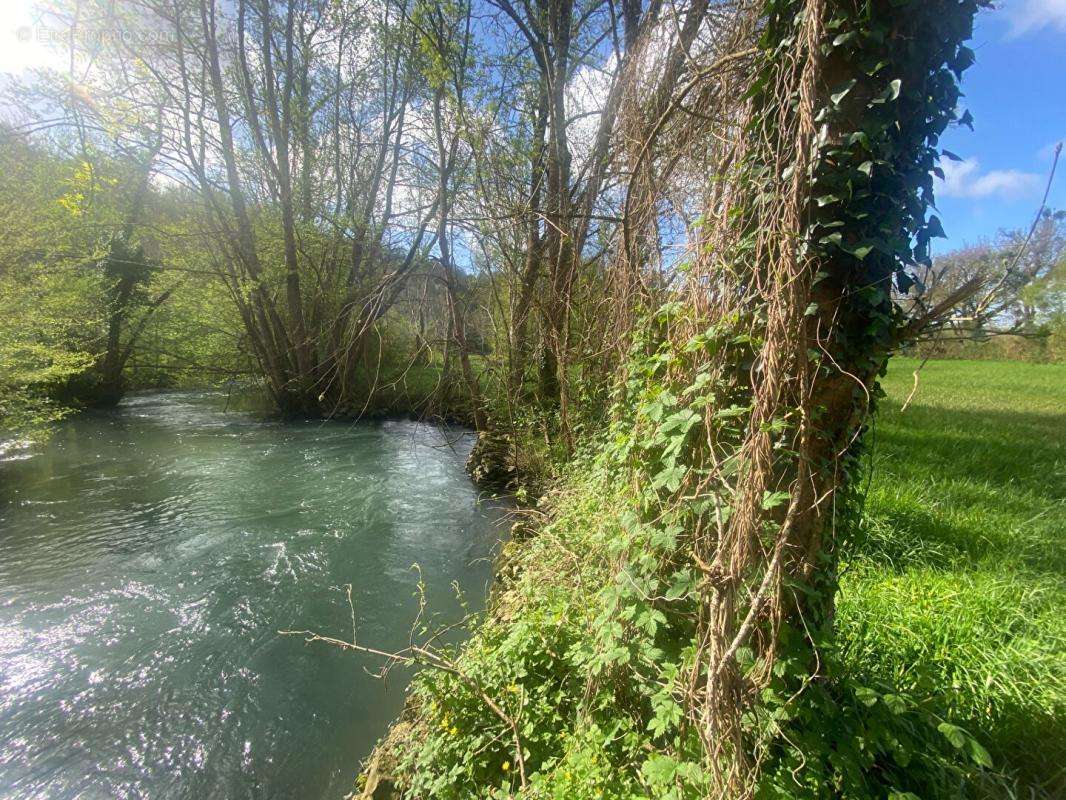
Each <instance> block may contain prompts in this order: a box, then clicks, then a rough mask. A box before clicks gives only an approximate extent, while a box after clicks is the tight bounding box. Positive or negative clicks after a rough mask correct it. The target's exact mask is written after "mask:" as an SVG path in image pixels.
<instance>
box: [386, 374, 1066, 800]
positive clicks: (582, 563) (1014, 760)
mask: <svg viewBox="0 0 1066 800" xmlns="http://www.w3.org/2000/svg"><path fill="white" fill-rule="evenodd" d="M916 366H917V363H916V362H907V361H899V362H897V363H895V364H894V365H893V368H892V371H891V374H890V375H889V376H888V378H887V380H886V381H885V389H886V391H887V394H888V397H887V398H886V399H885V400H884V401H883V403H882V413H881V415H880V416H879V418H878V422H877V424H876V426H875V428H874V429H873V431H872V436H871V439H870V445H871V447H870V454H869V456H868V458H869V460H870V462H871V464H872V466H873V469H872V470H870V472H869V475H868V477H867V481H868V489H867V492H866V500H865V506H864V509H863V514H862V518H861V519H862V522H861V524H860V525H858V526H853V527H857V530H855V531H853V532H852V535H851V536H850V537H849V540H848V541H847V542H846V543H845V549H844V551H843V553H842V563H843V567H844V569H843V574H842V580H841V592H840V596H839V598H838V599H839V605H838V615H837V623H838V629H839V631H840V636H839V637H838V644H839V646H838V647H836V648H828V649H827V650H826V663H825V664H824V665H823V674H824V675H825V676H826V679H825V680H824V681H822V682H819V683H817V684H812V685H810V686H807V687H805V689H804V691H803V692H802V693H800V694H796V693H794V689H795V686H794V685H793V684H790V682H789V676H788V668H789V667H788V664H787V659H785V660H784V666H785V668H784V669H783V670H782V673H781V678H780V680H779V681H777V682H776V683H775V684H773V685H771V686H770V687H769V688H768V689H767V690H766V692H768V693H769V694H766V693H765V692H764V695H763V703H764V707H765V709H766V713H765V715H764V716H761V717H757V718H752V719H751V720H750V725H751V727H752V730H758V731H765V732H766V739H765V741H767V743H768V744H767V748H768V758H767V760H766V767H765V769H764V774H763V778H762V780H761V783H760V787H759V795H760V797H776V798H801V797H802V798H812V800H813V799H814V798H824V797H841V798H870V797H877V798H887V799H889V800H913V798H914V797H922V798H947V797H1009V796H1011V795H1013V794H1017V796H1021V797H1030V796H1036V797H1051V796H1056V795H1057V793H1059V792H1061V791H1063V789H1064V782H1063V773H1062V765H1063V764H1064V763H1066V751H1064V748H1066V744H1064V743H1066V686H1064V678H1066V663H1064V652H1066V649H1064V647H1066V644H1064V634H1066V613H1064V612H1066V592H1064V591H1063V590H1064V589H1066V580H1064V571H1063V566H1064V564H1063V553H1062V548H1061V535H1062V534H1061V531H1062V528H1063V527H1064V522H1066V519H1064V513H1063V503H1064V499H1063V480H1062V478H1063V475H1062V467H1063V433H1062V431H1063V430H1064V429H1066V425H1064V424H1063V423H1064V422H1066V419H1064V416H1063V411H1062V407H1063V404H1064V403H1063V401H1064V400H1066V367H1062V366H1045V365H1030V364H1001V363H987V362H985V363H974V362H959V361H953V362H936V363H929V364H927V365H926V367H925V369H924V370H923V372H922V376H921V380H920V383H919V388H918V390H917V392H916V393H915V395H914V397H913V399H912V401H911V403H910V405H909V407H908V408H907V409H906V410H905V411H901V405H902V403H903V401H904V398H905V397H906V396H907V394H908V393H909V392H910V390H911V388H912V385H913V379H912V377H911V371H912V370H913V369H914V368H915V367H916ZM609 452H610V447H606V448H604V452H601V453H599V454H589V455H588V456H587V457H586V458H585V459H584V460H581V461H580V462H579V463H577V464H575V465H573V467H572V469H571V471H570V474H569V475H567V476H564V478H563V480H562V481H561V482H560V487H559V489H558V490H557V491H556V492H554V493H553V494H552V495H550V496H549V497H548V498H547V499H546V502H545V504H544V507H543V509H542V511H543V514H544V516H543V518H542V519H541V520H540V522H539V524H538V525H537V526H536V527H537V532H536V535H534V536H532V537H530V538H528V539H526V540H524V541H522V540H519V541H516V542H513V543H511V544H510V545H508V551H507V553H506V557H505V562H504V566H503V569H502V571H501V580H500V588H499V591H498V593H497V597H496V603H495V608H494V611H493V613H492V614H491V616H490V617H489V618H488V619H486V620H485V621H484V622H483V623H482V624H481V625H480V626H479V628H478V629H477V630H476V631H475V633H474V635H473V637H472V638H471V640H470V641H469V642H468V644H467V645H466V646H465V647H464V649H463V651H462V652H461V653H459V654H458V655H457V656H456V659H457V660H456V664H457V666H458V668H459V672H460V673H461V674H454V673H453V674H448V673H442V672H439V671H427V672H425V673H423V674H422V676H421V677H420V678H419V679H418V680H417V681H416V683H415V686H414V689H413V693H412V699H411V702H410V703H409V707H408V711H407V714H406V716H405V719H404V721H403V722H402V723H401V724H400V725H398V726H397V727H396V729H395V730H394V732H393V735H392V739H391V745H390V746H389V747H386V748H384V750H383V753H384V756H383V758H382V759H381V760H380V761H379V763H378V764H377V771H376V774H375V780H374V781H371V786H370V787H369V789H370V790H373V792H372V796H374V797H378V798H380V797H389V796H393V795H392V794H389V791H391V790H390V789H389V788H388V787H393V789H395V788H399V789H400V790H401V791H402V792H403V793H404V795H405V796H410V797H422V798H429V797H435V798H438V797H439V798H467V797H510V796H522V797H531V798H532V797H538V798H559V800H562V799H563V798H568V799H569V798H575V799H577V798H603V797H617V798H638V797H654V798H676V799H677V800H680V798H687V797H693V798H696V797H701V796H703V794H704V788H705V785H706V784H705V780H706V776H704V775H703V773H702V769H701V750H700V748H699V744H698V739H697V737H696V735H695V733H694V731H693V730H692V729H691V727H690V726H687V725H686V723H685V718H684V714H683V703H684V698H685V689H686V687H685V686H683V685H682V681H683V676H684V675H685V674H687V668H688V667H689V666H690V665H691V663H692V658H693V650H692V647H691V642H692V636H693V625H694V617H695V612H696V608H697V596H696V588H697V587H696V581H695V579H694V576H693V575H692V573H691V570H689V569H688V568H687V567H686V566H685V565H684V564H685V562H684V560H683V559H678V558H677V555H676V554H677V553H678V552H679V548H678V546H677V539H678V535H679V532H678V531H676V530H672V529H671V528H670V526H668V525H666V526H656V525H648V524H644V523H640V522H637V521H636V520H635V518H634V517H633V515H632V514H631V513H629V511H628V509H631V508H632V507H633V506H634V505H635V503H636V502H637V499H638V497H639V495H640V492H641V490H642V489H641V487H639V486H635V485H633V484H632V483H631V482H630V481H629V480H628V479H627V477H626V475H627V473H626V470H625V469H624V467H623V466H620V465H618V464H616V463H615V462H614V460H612V458H610V457H609V456H607V455H605V453H609ZM681 549H682V550H683V548H681ZM738 657H739V658H741V660H743V659H744V658H745V654H744V653H738ZM753 668H754V667H753ZM516 742H518V743H519V744H516ZM986 748H987V750H986ZM379 775H384V776H387V777H388V780H382V781H381V782H380V784H378V783H377V782H376V778H377V776H379ZM523 787H524V788H523Z"/></svg>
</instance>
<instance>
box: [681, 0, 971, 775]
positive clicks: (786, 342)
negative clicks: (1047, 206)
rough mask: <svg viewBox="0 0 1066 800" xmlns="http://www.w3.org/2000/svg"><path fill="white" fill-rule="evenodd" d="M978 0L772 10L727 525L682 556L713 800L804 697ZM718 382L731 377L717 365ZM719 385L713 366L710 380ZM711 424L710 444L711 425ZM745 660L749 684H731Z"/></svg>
mask: <svg viewBox="0 0 1066 800" xmlns="http://www.w3.org/2000/svg"><path fill="white" fill-rule="evenodd" d="M979 5H980V3H979V2H977V1H976V0H962V2H957V1H955V0H942V1H941V2H926V1H925V0H913V1H912V2H906V1H904V2H899V0H896V1H895V2H890V1H889V0H867V1H866V2H854V1H852V0H805V2H797V0H771V2H769V3H767V6H766V23H765V28H764V31H763V36H762V42H761V49H762V56H761V60H760V62H759V67H758V72H757V74H756V76H755V78H754V80H753V87H752V92H751V95H752V102H751V107H750V112H749V114H750V116H749V121H748V123H747V136H746V137H744V144H743V145H742V152H741V153H740V158H739V159H738V162H739V163H740V165H741V176H742V179H743V182H742V183H741V187H742V188H741V190H740V191H739V192H738V193H736V194H734V200H733V203H732V204H731V207H729V208H726V209H724V210H723V213H722V216H721V217H720V219H721V220H722V221H721V223H720V224H721V226H722V229H723V230H724V231H725V233H724V235H723V238H724V240H725V241H727V242H729V243H730V244H729V246H728V247H726V248H724V249H723V250H722V251H720V252H719V253H716V254H714V255H713V256H712V257H710V258H708V259H706V262H707V265H708V267H709V269H707V270H705V271H703V272H702V273H701V274H700V279H701V280H703V281H707V280H710V281H711V282H715V281H717V282H719V283H725V284H727V285H728V286H729V287H730V290H729V291H727V292H724V293H723V296H725V297H732V298H736V297H744V298H745V300H744V301H743V302H742V303H739V302H738V303H735V304H733V303H731V302H726V303H725V305H724V307H720V308H717V309H714V308H712V309H709V311H708V313H710V315H711V316H712V317H716V318H717V319H718V320H719V321H721V320H724V319H733V320H736V319H740V320H744V321H746V323H747V324H748V325H749V326H750V328H749V331H748V336H747V338H745V339H744V346H745V347H748V346H749V344H748V342H751V341H754V342H755V349H754V353H753V357H752V359H751V363H745V362H744V361H743V360H742V359H741V360H740V362H739V363H741V364H742V365H743V367H744V372H742V373H737V374H735V375H734V376H733V380H734V382H737V383H740V384H741V385H743V386H746V387H747V388H746V389H744V390H743V391H744V393H746V394H747V395H748V397H749V399H750V406H749V407H750V416H749V417H748V421H747V424H746V426H744V428H743V430H742V431H741V432H740V434H739V438H737V439H736V440H735V442H736V443H735V447H736V456H737V458H736V462H735V463H736V465H737V469H738V472H739V475H740V478H739V479H738V480H737V481H736V482H735V484H734V486H735V491H734V493H733V496H732V498H731V502H730V509H729V514H730V515H729V520H728V523H726V524H724V525H718V526H717V527H713V528H712V527H711V526H708V527H709V528H710V529H712V530H714V534H713V535H705V536H702V537H701V538H700V539H699V541H698V543H697V559H698V561H699V563H700V564H702V565H704V568H705V572H706V574H707V586H708V588H707V590H706V593H705V603H704V608H703V611H702V613H701V622H700V629H701V633H700V637H699V641H700V648H701V652H702V654H703V658H702V664H701V665H700V666H699V667H698V669H699V670H701V675H702V695H701V702H700V703H699V723H700V727H701V734H702V737H703V741H704V745H705V747H706V750H707V753H708V763H709V766H710V769H711V772H712V773H713V774H714V775H715V776H716V785H717V787H718V791H719V793H720V794H721V795H722V796H742V795H745V794H747V793H748V792H750V791H752V787H753V786H754V784H755V781H754V774H755V772H756V771H757V770H758V767H759V757H758V755H757V754H758V753H759V752H760V745H759V743H758V741H757V738H758V734H756V733H755V730H756V727H757V726H754V725H752V723H751V721H750V720H751V717H750V712H751V710H752V709H753V707H754V706H757V705H758V703H759V697H760V692H761V690H762V688H763V687H764V686H765V685H766V684H767V682H768V681H769V679H770V676H771V675H772V674H774V670H775V667H777V668H778V669H777V674H780V672H781V665H782V664H787V667H786V668H787V669H791V670H795V671H796V675H795V678H796V680H795V685H796V686H797V687H798V689H801V688H802V686H803V685H806V683H808V682H809V681H810V680H813V679H817V677H818V669H819V664H820V663H821V660H820V658H819V654H818V652H817V650H818V647H819V643H820V642H821V641H824V637H825V636H826V635H827V634H830V635H831V624H832V612H833V594H834V592H835V588H836V562H837V544H838V541H839V539H840V531H841V529H842V525H845V524H847V523H848V522H850V521H852V520H851V519H850V514H851V513H852V509H851V508H850V507H849V502H848V498H849V492H848V490H849V477H850V475H851V473H852V472H853V469H854V464H855V456H856V455H857V453H858V450H859V448H860V446H861V441H862V433H863V430H864V427H865V424H866V420H867V418H868V415H869V414H870V413H871V411H872V410H873V405H874V398H875V396H876V394H877V391H878V390H877V378H878V375H879V374H881V373H882V371H883V369H884V367H885V365H886V363H887V360H888V358H889V356H890V354H891V353H892V351H893V349H894V348H895V347H897V346H898V345H899V344H900V338H901V336H903V335H904V333H905V330H906V329H905V326H904V325H903V322H902V319H901V318H900V315H899V313H898V311H897V310H896V308H895V306H894V304H893V302H892V299H891V297H892V293H893V290H894V288H896V289H899V290H901V291H906V290H907V289H908V288H909V287H910V285H911V284H912V283H913V281H912V279H911V278H910V277H909V274H908V270H909V268H911V267H912V266H915V265H917V264H918V263H920V262H924V261H926V260H927V259H928V244H929V239H930V237H933V236H937V235H942V231H941V228H940V222H939V220H938V219H937V218H936V217H935V216H932V217H929V218H928V219H927V218H926V211H927V207H928V206H929V205H930V203H931V201H932V176H933V173H934V171H935V170H936V164H937V159H938V153H937V150H936V145H937V140H938V137H939V135H940V134H941V133H942V132H943V130H944V129H945V127H946V126H947V125H948V124H949V123H950V122H951V121H952V120H953V119H954V118H955V117H954V114H955V112H954V109H955V107H956V103H957V101H958V98H959V89H958V78H959V76H960V75H961V72H962V70H963V69H965V68H966V67H967V66H968V65H969V64H970V63H971V61H972V60H973V56H972V53H971V52H970V51H969V50H968V49H967V48H966V47H965V46H964V45H963V42H965V41H966V40H967V39H968V38H969V36H970V34H971V32H972V23H973V18H974V15H975V13H976V12H977V10H978V7H979ZM720 363H722V364H723V365H730V364H736V363H738V362H737V360H736V359H732V360H730V359H729V358H726V359H724V360H723V359H720ZM722 368H723V369H726V368H727V366H723V367H722ZM717 411H720V409H715V408H712V409H710V410H709V411H708V417H707V420H706V424H707V428H708V430H710V431H712V432H713V431H714V430H715V428H716V427H720V424H719V423H718V422H716V420H715V416H714V415H715V413H716V412H717ZM741 648H745V649H746V650H750V651H751V652H753V653H754V657H755V665H754V667H751V668H746V669H742V668H741V667H740V665H739V663H738V659H737V654H738V651H739V650H740V649H741Z"/></svg>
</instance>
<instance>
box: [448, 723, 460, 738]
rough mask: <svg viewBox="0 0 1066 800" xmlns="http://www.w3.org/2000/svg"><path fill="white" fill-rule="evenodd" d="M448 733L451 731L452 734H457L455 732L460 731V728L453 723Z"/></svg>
mask: <svg viewBox="0 0 1066 800" xmlns="http://www.w3.org/2000/svg"><path fill="white" fill-rule="evenodd" d="M448 733H450V734H451V735H452V736H455V734H457V733H459V729H458V728H457V727H455V726H454V725H452V729H451V730H450V731H448Z"/></svg>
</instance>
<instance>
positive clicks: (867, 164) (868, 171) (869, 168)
mask: <svg viewBox="0 0 1066 800" xmlns="http://www.w3.org/2000/svg"><path fill="white" fill-rule="evenodd" d="M859 172H861V173H863V174H864V175H866V177H867V178H872V177H873V174H874V162H872V161H864V162H862V163H861V164H860V165H859Z"/></svg>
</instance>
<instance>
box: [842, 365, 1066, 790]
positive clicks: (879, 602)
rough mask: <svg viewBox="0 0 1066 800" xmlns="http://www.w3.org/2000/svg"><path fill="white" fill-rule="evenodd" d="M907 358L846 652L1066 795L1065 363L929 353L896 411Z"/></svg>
mask: <svg viewBox="0 0 1066 800" xmlns="http://www.w3.org/2000/svg"><path fill="white" fill-rule="evenodd" d="M918 365H919V362H917V361H910V360H904V359H901V360H898V361H896V362H894V363H893V365H892V369H891V371H890V373H889V375H888V376H887V379H886V380H885V381H884V389H885V391H886V393H887V395H888V397H887V398H886V399H885V400H884V402H883V403H882V407H881V412H880V414H879V416H878V420H877V423H876V426H875V429H874V435H873V438H872V445H873V446H872V453H871V455H872V460H873V465H874V469H873V471H872V475H871V479H870V485H869V492H868V495H867V500H866V506H865V514H864V522H865V524H864V529H863V530H862V531H861V532H860V534H859V536H858V537H857V540H856V541H855V542H854V543H853V547H852V548H851V556H850V558H849V559H848V561H849V563H848V568H847V569H846V571H845V573H844V579H843V582H842V587H841V588H842V590H841V597H840V604H839V622H840V625H841V629H842V632H843V634H844V637H845V640H846V641H847V643H848V650H847V659H848V660H849V661H850V662H851V663H852V664H853V665H854V667H855V669H856V670H857V671H858V672H860V673H861V674H866V675H871V676H876V677H878V678H880V679H882V680H884V681H886V682H890V683H892V684H894V685H896V686H899V687H900V688H901V689H903V690H905V691H909V692H913V693H916V694H922V695H925V696H928V697H929V698H931V699H933V700H935V702H936V704H937V705H938V706H939V707H940V709H941V711H942V713H944V714H945V715H950V716H951V717H952V718H954V719H956V720H958V721H959V723H960V724H962V725H965V726H967V727H968V729H969V730H970V731H971V732H972V733H973V734H974V735H975V736H977V737H978V738H980V739H981V740H982V741H983V742H984V743H985V744H986V745H987V746H988V747H989V749H990V750H991V752H992V755H993V759H994V760H995V761H996V762H997V763H999V764H1004V765H1007V766H1009V768H1011V770H1012V771H1013V772H1015V774H1017V775H1018V776H1019V778H1020V779H1021V780H1022V781H1023V783H1025V784H1026V785H1035V786H1038V787H1041V786H1042V787H1044V788H1046V789H1048V790H1049V793H1052V792H1057V793H1061V792H1066V780H1064V770H1066V548H1064V546H1063V545H1064V534H1066V366H1063V365H1043V364H1024V363H1017V362H975V361H930V362H927V363H926V365H925V366H924V368H922V370H921V372H920V373H919V380H918V388H917V390H916V391H915V393H914V396H913V398H912V399H911V402H910V405H909V406H908V407H907V408H906V410H904V411H901V405H902V404H903V402H904V401H905V398H906V397H907V396H908V394H910V392H911V391H912V389H913V387H914V379H913V375H912V373H913V371H914V369H915V368H917V367H918ZM1059 796H1061V795H1059Z"/></svg>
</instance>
